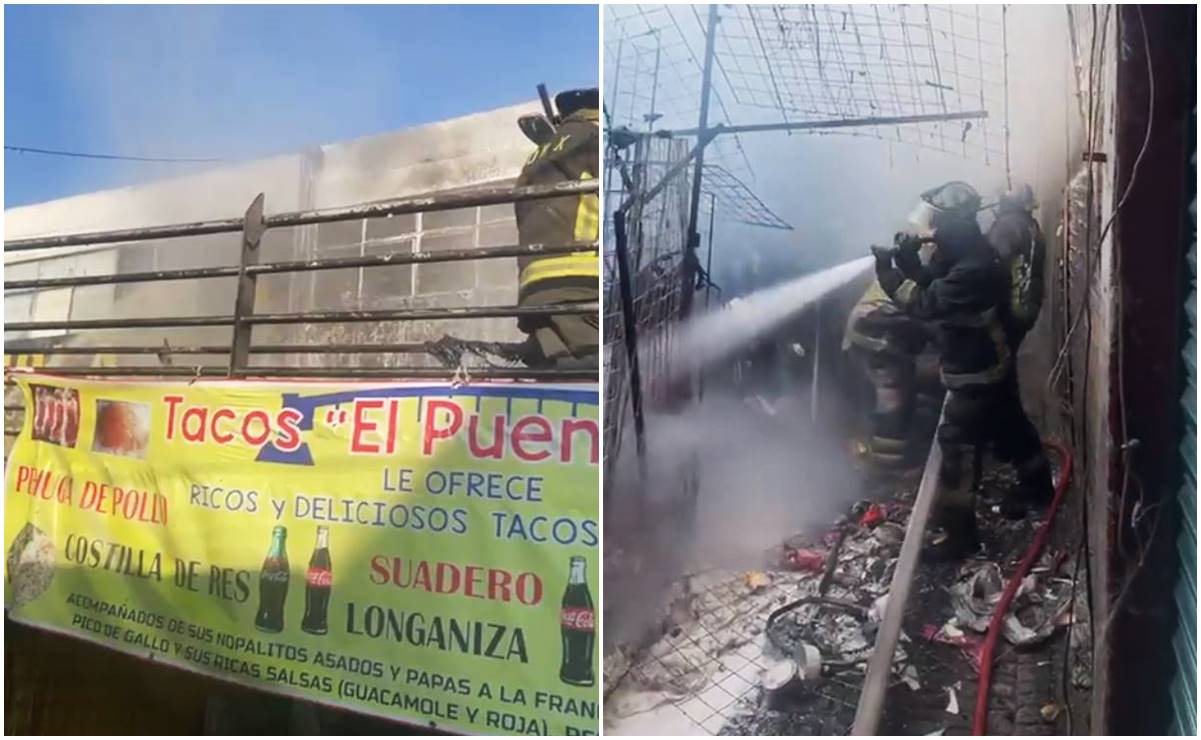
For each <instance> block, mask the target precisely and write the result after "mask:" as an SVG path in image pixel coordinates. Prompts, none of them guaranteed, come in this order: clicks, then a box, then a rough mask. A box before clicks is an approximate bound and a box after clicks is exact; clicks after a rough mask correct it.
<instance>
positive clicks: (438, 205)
mask: <svg viewBox="0 0 1201 740" xmlns="http://www.w3.org/2000/svg"><path fill="white" fill-rule="evenodd" d="M598 190H599V184H598V181H596V180H572V181H569V182H562V183H555V184H552V185H527V186H523V187H512V186H507V185H506V186H487V187H479V188H471V189H467V190H461V191H458V192H453V193H442V194H439V195H425V196H418V197H412V198H397V199H394V200H387V201H380V202H378V203H365V204H361V205H356V206H348V207H345V208H331V209H326V210H312V211H293V212H288V213H277V214H275V215H274V216H267V217H266V218H265V219H264V222H265V224H266V226H267V228H278V227H281V226H305V225H307V224H320V223H330V222H334V221H351V220H354V219H359V218H380V217H383V216H398V215H401V214H406V213H418V212H432V211H449V210H454V209H456V208H473V207H476V206H489V205H511V204H513V203H518V202H522V201H527V200H539V199H541V198H559V197H563V196H567V195H583V194H586V193H594V192H597V191H598ZM241 230H242V219H241V218H236V219H222V220H218V221H198V222H194V223H188V224H172V225H168V226H146V227H141V228H136V229H117V230H113V231H92V232H85V233H79V234H63V235H59V236H35V237H30V238H27V239H13V240H12V241H6V242H5V243H4V251H5V252H25V251H30V250H34V249H58V248H62V247H76V246H84V245H95V244H116V243H119V242H130V241H145V240H150V239H171V238H175V237H183V236H204V235H206V234H232V233H236V232H239V231H241Z"/></svg>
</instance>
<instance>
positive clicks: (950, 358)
mask: <svg viewBox="0 0 1201 740" xmlns="http://www.w3.org/2000/svg"><path fill="white" fill-rule="evenodd" d="M922 203H923V206H922V208H923V210H924V211H925V212H926V213H927V214H928V218H929V222H930V226H931V230H930V231H931V233H932V241H933V243H934V247H935V249H934V253H933V255H932V257H931V261H930V265H929V266H923V265H922V264H921V261H920V259H919V258H918V256H917V246H918V244H919V243H920V240H919V239H908V240H905V242H904V243H903V244H902V245H900V246H899V247H893V248H884V247H873V248H872V252H873V253H874V255H875V257H876V275H877V278H878V279H879V281H880V286H881V288H883V290H884V292H885V293H887V294H888V295H889V296H890V297H891V298H892V299H893V301H894V302H896V304H897V306H898V307H899V308H901V309H902V310H903V311H905V312H906V313H907V314H909V315H910V316H913V317H915V318H919V319H923V320H929V321H937V322H938V326H939V333H940V337H939V345H940V347H941V350H942V357H941V361H942V379H943V384H944V385H945V386H946V389H947V392H948V398H947V403H946V406H945V409H944V418H943V421H942V423H941V424H940V425H939V427H938V434H937V436H938V443H939V446H940V447H941V449H942V455H943V460H942V466H941V468H940V470H939V492H938V501H937V504H936V509H935V525H936V527H938V528H940V529H941V530H942V533H941V536H938V537H936V539H935V542H934V544H933V550H934V554H935V555H941V556H945V557H948V558H953V559H958V558H962V557H964V556H965V555H968V554H970V553H972V552H974V551H975V550H977V549H978V547H979V535H978V532H977V528H976V512H975V496H974V491H973V488H972V479H971V476H970V475H969V470H968V468H969V462H970V461H971V458H972V453H973V451H974V450H975V448H976V447H977V446H978V445H982V444H987V443H992V445H993V446H994V449H995V451H996V453H997V457H998V458H1000V459H1002V460H1004V461H1006V462H1010V463H1012V464H1013V465H1014V466H1015V467H1016V468H1017V471H1018V480H1019V482H1018V487H1017V489H1016V490H1015V491H1013V492H1011V493H1010V496H1011V497H1013V498H1014V499H1015V502H1018V503H1021V504H1023V505H1024V504H1026V503H1035V504H1041V503H1045V502H1047V501H1049V500H1050V496H1051V492H1052V491H1051V475H1050V465H1049V463H1048V461H1047V458H1046V454H1045V453H1044V452H1043V449H1042V443H1041V440H1040V439H1039V436H1038V431H1037V430H1036V429H1035V428H1034V425H1033V424H1032V423H1031V422H1030V420H1029V419H1028V418H1027V417H1026V413H1025V411H1024V410H1023V409H1022V404H1021V398H1020V397H1019V394H1018V384H1017V375H1016V374H1015V372H1014V364H1013V353H1012V350H1011V347H1012V346H1013V345H1012V340H1011V339H1010V337H1009V335H1008V332H1007V330H1006V327H1005V323H1004V319H1003V316H1002V309H1003V307H1004V304H1005V303H1006V301H1007V300H1008V292H1009V291H1008V279H1007V277H1006V275H1005V273H1004V271H1003V269H1002V266H1001V263H1000V260H999V258H998V256H997V254H996V252H995V251H994V250H993V249H992V248H991V246H990V245H989V244H988V242H987V241H986V240H985V238H984V235H983V234H982V233H981V232H980V227H979V224H978V223H977V222H976V213H977V211H979V209H980V196H979V195H978V194H977V193H976V191H975V190H973V189H972V188H971V186H970V185H967V184H966V183H962V182H951V183H947V184H946V185H943V186H940V187H937V188H934V189H932V190H930V191H927V192H926V193H923V194H922Z"/></svg>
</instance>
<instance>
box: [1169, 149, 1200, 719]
mask: <svg viewBox="0 0 1201 740" xmlns="http://www.w3.org/2000/svg"><path fill="white" fill-rule="evenodd" d="M1196 166H1197V158H1196V155H1194V156H1193V170H1194V172H1195V171H1196ZM1189 210H1190V214H1191V219H1192V227H1193V228H1192V232H1191V233H1192V243H1191V244H1190V245H1189V252H1188V257H1187V262H1188V266H1189V270H1190V280H1191V285H1192V290H1190V291H1189V294H1188V297H1187V298H1186V299H1185V305H1184V313H1185V317H1186V318H1185V343H1184V350H1183V352H1182V354H1183V359H1184V380H1185V382H1184V393H1183V395H1182V396H1181V399H1180V400H1181V405H1182V406H1183V409H1184V422H1183V425H1182V430H1181V436H1182V439H1181V442H1180V457H1181V463H1182V464H1181V476H1180V490H1179V491H1178V494H1177V502H1178V504H1179V506H1180V522H1181V524H1180V533H1179V535H1178V536H1177V540H1176V552H1177V554H1178V555H1179V557H1180V572H1179V576H1178V580H1177V582H1176V591H1175V594H1174V597H1175V600H1176V606H1177V609H1178V610H1179V622H1178V624H1177V627H1176V634H1175V636H1174V637H1173V638H1172V646H1173V648H1174V652H1175V654H1176V675H1175V677H1174V678H1173V680H1172V684H1171V689H1170V690H1171V695H1172V709H1173V717H1172V728H1171V731H1172V733H1173V734H1176V735H1196V734H1197V567H1196V566H1197V200H1196V198H1195V197H1194V199H1193V203H1192V205H1191V206H1190V208H1189Z"/></svg>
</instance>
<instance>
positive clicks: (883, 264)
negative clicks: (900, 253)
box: [872, 244, 897, 275]
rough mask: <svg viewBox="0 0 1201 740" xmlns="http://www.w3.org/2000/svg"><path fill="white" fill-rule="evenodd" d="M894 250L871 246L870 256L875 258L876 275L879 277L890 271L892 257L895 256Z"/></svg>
mask: <svg viewBox="0 0 1201 740" xmlns="http://www.w3.org/2000/svg"><path fill="white" fill-rule="evenodd" d="M896 251H897V250H896V249H895V248H893V247H878V246H876V245H874V244H873V245H872V256H873V257H875V258H876V274H877V275H879V274H880V273H881V272H883V271H885V270H891V269H892V260H893V256H894V255H895V254H896Z"/></svg>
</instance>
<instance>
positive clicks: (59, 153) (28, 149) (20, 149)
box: [4, 144, 225, 163]
mask: <svg viewBox="0 0 1201 740" xmlns="http://www.w3.org/2000/svg"><path fill="white" fill-rule="evenodd" d="M4 150H5V151H8V152H16V153H18V154H45V155H48V156H53V157H74V158H76V159H107V160H117V161H121V162H168V163H200V162H224V161H225V160H223V159H216V158H208V157H198V158H190V157H133V156H127V155H124V154H93V153H89V152H69V151H64V150H61V149H40V148H38V147H32V146H12V145H9V144H5V145H4Z"/></svg>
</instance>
